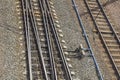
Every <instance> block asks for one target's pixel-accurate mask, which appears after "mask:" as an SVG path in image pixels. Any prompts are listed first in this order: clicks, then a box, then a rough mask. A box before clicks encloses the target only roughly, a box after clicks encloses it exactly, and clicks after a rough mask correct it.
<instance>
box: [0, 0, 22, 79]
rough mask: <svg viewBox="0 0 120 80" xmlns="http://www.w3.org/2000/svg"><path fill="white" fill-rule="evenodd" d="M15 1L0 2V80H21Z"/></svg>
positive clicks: (4, 0)
mask: <svg viewBox="0 0 120 80" xmlns="http://www.w3.org/2000/svg"><path fill="white" fill-rule="evenodd" d="M15 1H16V0H0V80H22V79H23V76H21V73H22V70H23V68H22V67H21V63H22V59H21V58H20V53H19V52H21V48H20V45H19V40H18V39H19V37H20V34H19V29H18V26H19V25H18V19H17V14H16V9H15V7H16V4H15Z"/></svg>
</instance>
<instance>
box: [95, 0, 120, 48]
mask: <svg viewBox="0 0 120 80" xmlns="http://www.w3.org/2000/svg"><path fill="white" fill-rule="evenodd" d="M96 1H97V3H98V5H99V6H100V9H101V11H102V13H103V15H104V17H105V19H106V20H107V22H108V24H109V26H110V28H111V30H112V31H113V34H114V35H115V37H116V39H117V42H118V44H119V47H120V40H119V38H118V36H117V34H116V32H115V29H114V28H113V26H112V25H111V23H110V21H109V19H108V18H107V15H106V14H105V11H104V9H103V6H102V5H101V3H100V0H96Z"/></svg>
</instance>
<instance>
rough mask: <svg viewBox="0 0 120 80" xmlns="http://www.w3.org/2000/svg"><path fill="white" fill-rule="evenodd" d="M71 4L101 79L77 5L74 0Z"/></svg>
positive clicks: (101, 79)
mask: <svg viewBox="0 0 120 80" xmlns="http://www.w3.org/2000/svg"><path fill="white" fill-rule="evenodd" d="M72 4H73V6H74V9H75V12H76V15H77V18H78V21H79V24H80V27H81V28H82V31H83V34H84V37H85V40H86V43H87V46H88V49H89V52H90V53H91V55H92V58H93V61H94V64H95V67H96V71H97V73H98V78H99V79H100V80H103V76H102V73H101V71H100V68H99V65H98V63H97V60H96V58H95V55H94V52H93V50H92V47H91V44H90V41H89V39H88V36H87V33H86V30H85V27H84V25H83V22H82V19H81V17H80V14H79V12H80V11H78V8H77V5H76V2H75V0H72Z"/></svg>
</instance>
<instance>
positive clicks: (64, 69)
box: [21, 0, 72, 80]
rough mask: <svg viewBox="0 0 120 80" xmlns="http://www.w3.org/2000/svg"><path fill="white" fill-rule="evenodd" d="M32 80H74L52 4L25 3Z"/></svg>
mask: <svg viewBox="0 0 120 80" xmlns="http://www.w3.org/2000/svg"><path fill="white" fill-rule="evenodd" d="M21 6H22V12H23V13H22V14H23V22H24V24H23V26H24V30H25V39H26V53H27V73H28V74H27V77H28V80H36V79H40V80H64V79H65V80H72V77H71V73H70V70H69V68H68V65H67V62H66V59H65V56H64V54H63V50H62V47H61V44H60V42H59V38H58V34H57V31H56V29H55V23H54V20H53V16H52V13H51V9H50V4H49V1H48V0H21Z"/></svg>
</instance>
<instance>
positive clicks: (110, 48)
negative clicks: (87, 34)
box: [84, 0, 120, 80]
mask: <svg viewBox="0 0 120 80" xmlns="http://www.w3.org/2000/svg"><path fill="white" fill-rule="evenodd" d="M84 2H85V4H86V7H87V9H88V11H89V13H90V16H91V18H92V21H93V23H94V25H95V27H96V29H97V32H98V33H99V36H100V38H101V40H102V43H103V45H104V47H105V50H106V52H107V53H108V56H109V59H110V61H111V62H110V63H111V64H112V68H113V69H114V70H115V75H116V77H117V79H118V80H119V79H120V40H119V38H118V35H117V34H118V32H116V31H115V30H114V27H113V26H112V25H111V23H110V21H109V19H108V17H107V16H106V14H105V12H104V9H103V7H102V5H101V3H100V1H99V0H84ZM114 80H116V79H114Z"/></svg>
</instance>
